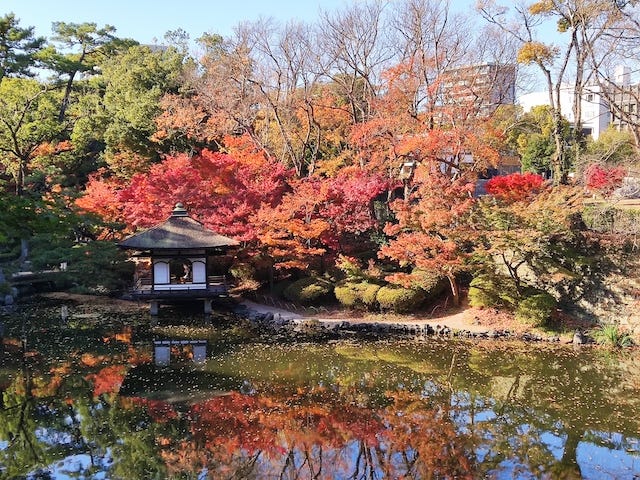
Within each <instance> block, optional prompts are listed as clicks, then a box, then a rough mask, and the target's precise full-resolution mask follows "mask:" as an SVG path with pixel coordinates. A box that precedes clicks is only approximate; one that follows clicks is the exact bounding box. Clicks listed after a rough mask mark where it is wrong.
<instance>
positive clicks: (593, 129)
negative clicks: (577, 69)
mask: <svg viewBox="0 0 640 480" xmlns="http://www.w3.org/2000/svg"><path fill="white" fill-rule="evenodd" d="M573 96H574V88H573V85H569V84H562V86H561V88H560V110H561V112H562V115H563V116H564V117H565V118H566V119H567V120H568V121H569V123H571V124H573V123H574V121H575V119H574V117H573ZM517 103H518V104H519V105H520V106H521V107H522V109H523V110H524V112H525V113H526V112H529V111H530V110H531V109H532V108H533V107H536V106H539V105H549V92H547V91H540V92H531V93H527V94H524V95H521V96H520V97H519V98H518V100H517ZM581 107H582V131H583V133H584V134H585V135H591V138H593V139H594V140H597V139H598V137H600V134H601V133H602V132H603V131H605V130H606V129H607V127H608V126H609V123H610V121H611V112H610V109H609V104H608V103H607V101H606V100H605V98H604V97H603V95H602V94H601V90H600V87H599V86H597V85H587V86H585V87H584V92H583V94H582V105H581Z"/></svg>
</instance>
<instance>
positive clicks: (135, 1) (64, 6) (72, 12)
mask: <svg viewBox="0 0 640 480" xmlns="http://www.w3.org/2000/svg"><path fill="white" fill-rule="evenodd" d="M347 3H348V0H235V1H234V0H231V1H229V0H226V1H220V0H171V1H169V0H0V15H4V14H6V13H9V12H13V13H15V14H16V17H18V18H19V19H20V26H21V27H31V26H33V27H35V33H36V35H38V36H45V37H48V36H50V35H51V23H52V22H55V21H63V22H74V23H83V22H95V23H97V24H98V26H99V27H102V26H104V25H105V24H109V25H112V26H114V27H116V29H117V31H116V34H117V35H118V36H119V37H123V38H133V39H134V40H137V41H139V42H141V43H153V40H154V39H158V40H162V38H163V36H164V34H165V33H166V32H167V31H169V30H176V29H178V28H182V29H183V30H185V31H186V32H187V33H188V34H189V36H190V37H191V38H192V39H195V38H198V37H199V36H200V35H202V34H203V33H205V32H208V33H218V34H220V35H223V36H226V35H229V34H230V33H231V32H232V28H233V27H234V26H235V25H237V24H238V23H240V22H241V21H243V20H256V19H257V18H259V17H260V16H263V17H274V18H276V19H278V20H281V21H284V22H286V21H288V20H301V21H308V22H313V21H314V20H315V19H316V18H317V17H318V13H319V11H320V9H322V10H329V11H333V10H336V9H339V8H341V7H342V6H344V5H345V4H347Z"/></svg>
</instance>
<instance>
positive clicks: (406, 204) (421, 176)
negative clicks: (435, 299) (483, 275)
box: [379, 164, 474, 305]
mask: <svg viewBox="0 0 640 480" xmlns="http://www.w3.org/2000/svg"><path fill="white" fill-rule="evenodd" d="M414 182H415V188H414V191H413V193H412V194H411V195H410V197H409V198H408V199H406V200H405V199H401V200H396V201H395V202H393V203H392V204H391V208H392V210H393V212H394V213H395V215H396V219H397V223H389V224H387V226H386V227H385V233H387V235H389V236H390V237H391V238H390V241H389V243H388V244H387V245H385V246H383V247H382V248H381V249H380V251H379V256H380V257H381V258H389V259H391V260H395V261H396V262H397V263H398V265H399V267H400V268H401V270H402V271H400V272H398V273H394V274H392V275H389V276H387V280H388V281H391V282H394V283H399V284H402V285H404V286H421V285H422V283H423V281H424V279H425V278H429V279H431V278H433V276H436V277H443V278H446V279H447V280H448V281H449V285H450V287H451V294H452V295H453V301H454V304H456V305H457V303H458V301H459V289H458V284H457V279H456V275H457V274H458V273H459V272H460V271H461V270H463V269H464V264H465V258H466V257H467V256H468V251H467V248H466V242H467V241H468V239H469V233H471V232H470V230H469V229H470V225H469V223H468V222H467V216H468V214H469V213H470V211H471V207H472V205H473V201H474V200H473V197H472V195H471V192H472V191H473V188H474V185H473V183H471V182H469V181H467V180H466V179H465V178H464V177H458V178H454V179H452V178H451V177H449V176H448V175H445V174H443V173H441V172H440V170H439V168H438V167H437V165H434V164H431V168H429V166H428V165H424V164H423V165H420V166H419V167H418V168H417V170H416V175H415V179H414Z"/></svg>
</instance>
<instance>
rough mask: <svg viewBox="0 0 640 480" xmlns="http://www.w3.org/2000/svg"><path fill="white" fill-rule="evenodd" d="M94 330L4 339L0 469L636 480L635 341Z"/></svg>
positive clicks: (41, 474)
mask: <svg viewBox="0 0 640 480" xmlns="http://www.w3.org/2000/svg"><path fill="white" fill-rule="evenodd" d="M97 333H98V332H85V333H83V334H82V335H81V336H80V335H76V336H73V337H72V338H71V337H61V338H57V339H56V340H55V341H54V342H51V337H50V332H49V334H47V335H44V337H47V338H41V339H39V338H38V336H37V334H34V335H33V336H32V338H31V339H30V345H29V348H27V351H28V355H27V356H26V358H25V359H24V361H23V360H22V356H21V355H20V356H16V355H13V354H12V352H11V349H12V348H13V349H14V350H16V349H18V346H12V344H11V339H5V343H7V345H8V346H7V348H6V350H8V351H6V352H5V354H4V357H3V358H4V360H3V365H2V369H1V370H0V389H1V390H2V410H0V478H60V479H63V478H95V479H101V478H110V479H111V478H113V479H116V478H124V479H152V478H180V479H187V478H194V479H196V478H198V479H204V478H211V479H219V478H248V479H254V478H255V479H271V478H273V479H294V478H300V479H311V478H317V479H382V478H385V479H386V478H389V479H397V478H407V479H431V478H496V479H502V478H504V479H507V478H509V479H511V478H518V479H520V478H522V479H529V478H531V479H539V478H542V479H544V478H549V479H556V478H557V479H560V478H563V479H564V478H570V479H571V478H590V479H607V478H608V479H629V480H632V479H638V478H640V415H639V414H640V355H639V354H638V352H637V351H636V352H626V353H615V354H614V353H606V352H603V351H596V350H592V349H582V350H578V351H574V350H573V349H572V348H569V347H565V346H556V347H548V346H541V345H522V344H515V343H501V342H487V341H485V342H480V343H467V342H457V341H439V340H436V339H430V340H426V341H424V340H423V341H411V340H394V341H389V340H385V341H369V340H353V341H347V340H339V341H323V342H319V343H313V342H309V343H291V342H287V343H282V344H278V343H271V342H264V341H245V342H242V343H233V342H224V343H213V342H209V344H208V346H207V353H206V356H205V357H204V360H203V358H202V356H201V354H202V352H198V354H197V355H196V356H195V357H194V353H193V348H192V347H191V346H189V345H186V346H185V345H177V346H176V345H173V346H171V348H170V352H169V353H170V355H169V359H168V360H169V361H168V365H166V364H167V358H164V357H163V358H162V359H161V360H162V362H161V363H163V364H164V366H157V365H155V363H154V349H153V342H152V341H151V340H145V341H140V342H137V341H135V339H134V341H132V339H131V336H130V335H129V334H128V333H126V332H125V333H120V334H118V335H113V334H112V335H104V333H100V335H98V334H97ZM47 339H48V340H49V341H48V342H47V341H46V340H47ZM14 343H15V342H14ZM162 355H164V354H160V353H159V352H156V355H155V357H156V358H155V359H156V360H158V359H159V358H160V356H162ZM194 358H196V359H197V360H198V361H197V362H194V361H193V359H194Z"/></svg>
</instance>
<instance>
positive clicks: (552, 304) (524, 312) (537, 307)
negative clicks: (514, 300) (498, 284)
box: [516, 292, 558, 327]
mask: <svg viewBox="0 0 640 480" xmlns="http://www.w3.org/2000/svg"><path fill="white" fill-rule="evenodd" d="M557 306H558V302H557V301H556V299H555V298H553V296H551V295H549V294H548V293H546V292H540V293H536V294H533V295H531V296H528V297H525V298H523V299H522V300H520V302H518V306H517V307H516V320H518V321H520V322H523V323H527V324H529V325H531V326H533V327H542V326H543V325H545V324H546V323H547V321H548V320H549V319H550V318H551V314H552V313H553V312H554V310H555V309H556V307H557Z"/></svg>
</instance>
